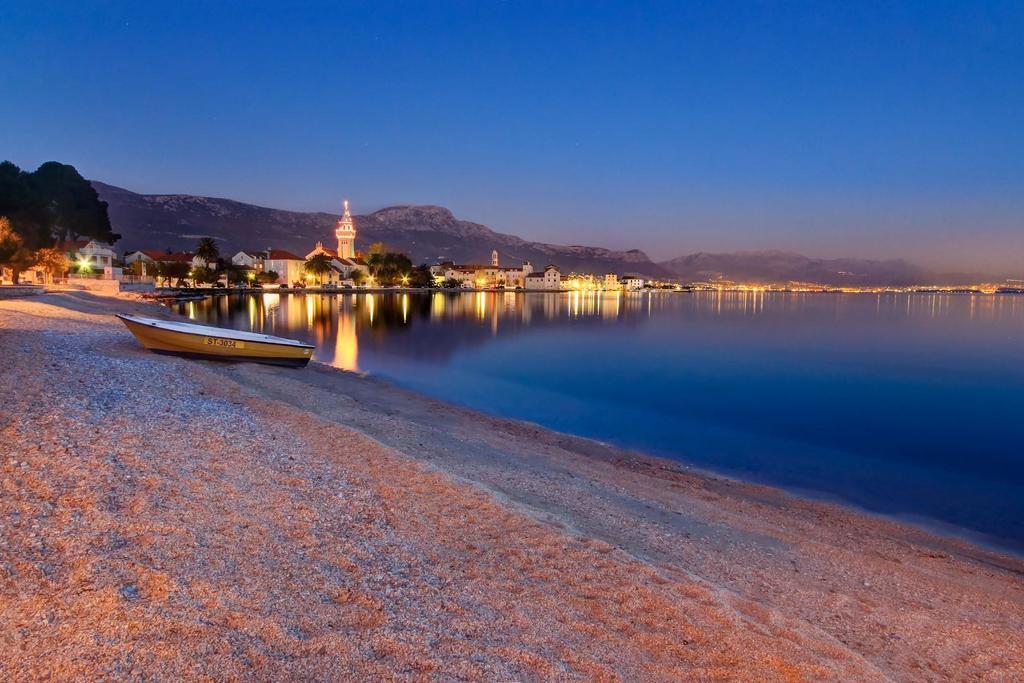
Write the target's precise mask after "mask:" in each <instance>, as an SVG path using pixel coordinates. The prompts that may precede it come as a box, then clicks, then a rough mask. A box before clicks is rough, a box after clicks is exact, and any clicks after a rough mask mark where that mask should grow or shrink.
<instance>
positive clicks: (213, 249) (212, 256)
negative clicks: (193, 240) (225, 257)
mask: <svg viewBox="0 0 1024 683" xmlns="http://www.w3.org/2000/svg"><path fill="white" fill-rule="evenodd" d="M196 256H198V257H199V258H201V259H203V260H204V261H206V263H208V264H210V263H217V259H218V258H219V257H220V249H219V248H218V247H217V240H215V239H213V238H212V237H204V238H202V239H201V240H199V244H198V245H196Z"/></svg>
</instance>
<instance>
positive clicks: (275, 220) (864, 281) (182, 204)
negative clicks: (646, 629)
mask: <svg viewBox="0 0 1024 683" xmlns="http://www.w3.org/2000/svg"><path fill="white" fill-rule="evenodd" d="M92 184H93V187H95V188H96V191H97V192H98V193H99V195H100V198H102V199H103V200H104V201H106V202H108V204H109V205H110V206H109V210H110V219H111V222H112V223H113V226H114V231H115V232H118V233H120V234H121V235H122V240H121V241H120V242H119V243H118V247H119V249H121V250H132V249H172V250H184V249H191V248H193V247H195V244H196V241H197V240H198V239H199V238H200V237H214V238H216V239H217V240H218V242H219V244H220V247H221V251H222V252H223V253H225V254H233V253H234V252H236V251H238V250H240V249H251V250H260V249H266V248H267V247H275V248H278V249H287V250H289V251H293V252H295V253H296V254H299V255H304V254H306V253H308V252H309V251H310V250H311V249H312V248H313V245H314V244H315V243H316V242H317V241H318V240H320V241H323V242H324V244H326V245H328V246H330V245H333V244H334V225H335V223H336V222H337V220H338V218H339V216H338V215H337V214H329V213H304V212H298V211H281V210H278V209H270V208H265V207H261V206H255V205H252V204H244V203H242V202H236V201H233V200H230V199H218V198H214V197H200V196H194V195H181V194H138V193H136V192H131V191H129V190H125V189H123V188H120V187H115V186H113V185H107V184H106V183H101V182H98V181H92ZM355 220H356V226H357V229H358V236H357V239H356V248H357V249H366V248H367V247H369V245H371V244H373V243H374V242H383V243H385V244H387V245H388V246H390V247H391V248H394V249H397V250H399V251H403V252H405V253H407V254H409V256H410V257H411V258H412V260H413V262H414V263H436V262H439V261H455V262H456V263H489V262H490V258H491V251H492V250H497V251H498V254H499V257H500V259H501V262H502V263H503V264H505V265H517V264H519V263H521V262H522V261H531V262H532V263H533V264H534V266H535V267H543V266H544V265H545V264H548V263H555V264H557V265H558V266H559V267H560V268H561V269H562V270H563V272H569V271H579V272H593V273H597V274H602V273H606V272H614V273H619V274H625V273H635V274H640V275H645V276H648V277H657V278H668V279H678V280H680V281H682V282H697V281H714V280H731V281H733V282H740V283H742V282H762V283H766V282H772V283H786V282H794V281H795V282H815V283H821V284H830V285H894V286H900V285H912V284H924V283H934V284H953V283H964V282H972V281H973V282H977V281H980V280H983V279H986V276H984V275H980V274H969V273H968V274H943V273H934V272H930V271H927V270H925V269H924V268H921V267H919V266H916V265H914V264H912V263H908V262H907V261H904V260H902V259H894V260H886V261H874V260H868V259H816V258H810V257H807V256H802V255H800V254H794V253H789V252H782V251H749V252H746V251H744V252H734V253H725V254H709V253H704V252H699V253H695V254H690V255H688V256H680V257H679V258H674V259H672V260H670V261H664V262H661V263H655V262H654V261H651V259H650V258H649V257H648V256H647V254H645V253H644V252H642V251H640V250H637V249H631V250H628V251H613V250H610V249H603V248H601V247H585V246H564V245H557V244H545V243H543V242H529V241H527V240H524V239H522V238H519V237H516V236H514V235H506V234H503V233H499V232H495V231H494V230H491V229H490V228H488V227H487V226H486V225H481V224H479V223H473V222H471V221H465V220H460V219H458V218H456V217H455V216H454V215H453V214H452V212H451V211H449V210H448V209H446V208H444V207H440V206H392V207H388V208H385V209H381V210H379V211H375V212H373V213H371V214H367V215H364V216H356V217H355Z"/></svg>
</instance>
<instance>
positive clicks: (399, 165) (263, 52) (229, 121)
mask: <svg viewBox="0 0 1024 683" xmlns="http://www.w3.org/2000/svg"><path fill="white" fill-rule="evenodd" d="M0 31H2V33H0V35H2V37H3V48H2V49H0V84H2V86H3V92H4V94H5V97H4V103H3V106H2V107H0V156H2V157H5V158H9V159H11V160H12V161H14V162H15V163H18V164H19V165H21V166H24V167H34V166H36V165H37V164H39V163H41V162H42V161H46V160H50V159H57V160H61V161H67V162H69V163H73V164H75V165H76V166H77V167H78V168H79V170H81V171H82V172H83V174H85V175H86V176H87V177H91V178H96V179H99V180H103V181H106V182H110V183H113V184H116V185H121V186H123V187H127V188H129V189H132V190H136V191H140V192H188V193H201V194H208V195H214V196H224V197H231V198H235V199H239V200H243V201H251V202H254V203H259V204H262V205H267V206H274V207H279V208H290V209H299V210H338V207H339V204H340V200H341V198H342V197H343V196H345V197H348V198H350V199H351V200H352V202H353V208H354V209H356V210H357V211H359V212H365V211H369V210H372V209H375V208H379V207H381V206H385V205H388V204H394V203H434V204H442V205H445V206H448V207H450V208H451V209H452V210H453V211H455V213H456V214H457V215H459V216H461V217H464V218H469V219H472V220H477V221H480V222H483V223H486V224H488V225H491V226H492V227H494V228H495V229H498V230H502V231H506V232H513V233H516V234H519V235H522V236H524V237H527V238H530V239H539V240H546V241H556V242H568V243H583V244H598V245H605V246H610V247H616V248H626V247H639V248H642V249H645V250H646V251H648V253H650V255H651V256H652V258H655V259H660V258H669V257H672V256H676V255H679V254H682V253H688V252H692V251H698V250H705V251H717V250H732V249H761V248H781V249H792V250H798V251H802V252H805V253H809V254H812V255H821V256H837V255H851V256H871V257H889V256H906V257H908V258H912V259H915V260H918V261H921V262H923V263H926V264H930V265H936V266H942V267H951V266H958V267H975V268H977V267H990V268H998V269H1001V270H1006V269H1009V270H1015V271H1020V270H1024V113H1022V112H1024V77H1022V75H1024V3H1020V2H959V3H954V2H941V1H938V0H933V1H931V2H905V3H894V2H879V3H874V2H848V3H840V2H824V1H819V2H808V3H801V2H723V3H685V2H676V3H664V4H659V3H625V2H580V3H573V2H546V3H528V2H501V3H498V2H486V1H484V0H480V1H478V2H464V3H462V2H450V3H419V2H397V3H391V2H366V3H280V4H276V3H258V2H204V3H193V2H174V3H167V4H160V3H155V2H154V3H138V2H80V3H70V2H60V3H47V2H38V1H33V2H17V1H12V0H7V1H6V2H4V3H3V4H2V5H0Z"/></svg>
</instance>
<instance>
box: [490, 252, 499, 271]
mask: <svg viewBox="0 0 1024 683" xmlns="http://www.w3.org/2000/svg"><path fill="white" fill-rule="evenodd" d="M491 267H492V268H497V267H498V250H497V249H495V250H494V251H492V252H491Z"/></svg>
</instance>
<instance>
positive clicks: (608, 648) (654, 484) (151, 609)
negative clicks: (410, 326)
mask: <svg viewBox="0 0 1024 683" xmlns="http://www.w3.org/2000/svg"><path fill="white" fill-rule="evenodd" d="M118 312H121V313H135V314H139V315H151V316H160V317H170V313H168V312H167V311H166V309H163V308H162V307H160V306H159V305H157V304H154V303H151V302H146V301H142V300H139V299H133V298H128V297H124V298H117V297H102V296H96V295H92V294H87V293H73V292H67V293H51V294H45V295H39V296H29V297H24V298H19V299H10V300H0V354H2V357H3V358H4V371H3V372H2V373H0V391H2V394H3V397H4V398H3V404H2V405H3V409H2V415H0V430H2V431H0V447H2V449H3V452H2V457H0V486H2V490H3V496H2V498H0V519H2V521H3V525H2V528H0V638H2V639H3V654H2V655H0V672H2V673H3V675H4V677H5V678H7V679H14V680H23V679H36V678H58V679H62V680H63V679H95V678H101V677H102V678H132V679H156V680H172V679H178V678H182V677H189V678H215V679H239V678H257V679H274V680H280V679H296V678H303V679H308V678H316V679H334V680H337V679H345V678H375V679H377V678H391V677H396V678H400V679H434V678H437V679H466V680H481V679H487V680H495V679H498V680H510V679H518V680H552V679H559V680H562V679H583V680H592V679H598V680H619V679H621V680H666V681H667V680H736V679H741V680H864V681H868V680H893V679H898V680H949V679H957V680H1014V679H1016V680H1020V679H1024V629H1022V625H1024V561H1022V560H1021V559H1020V558H1016V557H1011V556H1008V555H1005V554H1002V553H999V552H995V551H992V550H987V549H984V548H981V547H978V546H976V545H972V544H971V543H968V542H966V541H964V540H958V539H955V538H949V537H942V536H938V535H935V534H933V533H930V532H926V531H924V530H921V529H919V528H916V527H913V526H909V525H905V524H900V523H897V522H894V521H891V520H886V519H882V518H880V517H877V516H872V515H869V514H865V513H862V512H858V511H856V510H852V509H849V508H845V507H842V506H840V505H836V504H831V503H825V502H818V501H810V500H805V499H801V498H797V497H794V496H792V495H789V494H786V493H784V492H782V491H780V490H777V489H773V488H770V487H765V486H759V485H754V484H749V483H744V482H740V481H735V480H732V479H728V478H725V477H721V476H716V475H713V474H709V473H707V472H703V471H698V470H695V469H691V468H688V467H686V466H685V465H683V464H680V463H676V462H670V461H667V460H662V459H657V458H652V457H647V456H645V455H643V454H639V453H633V452H628V451H624V450H621V449H617V448H614V447H611V446H607V445H603V444H600V443H597V442H594V441H589V440H586V439H580V438H576V437H572V436H568V435H565V434H559V433H556V432H552V431H549V430H546V429H543V428H541V427H538V426H535V425H531V424H526V423H519V422H514V421H508V420H501V419H497V418H493V417H489V416H485V415H481V414H479V413H474V412H472V411H469V410H465V409H462V408H458V407H454V406H451V405H447V404H444V403H441V402H438V401H435V400H432V399H429V398H426V397H423V396H420V395H418V394H415V393H413V392H410V391H407V390H404V389H401V388H398V387H396V386H393V385H391V384H388V383H386V382H384V381H381V380H379V379H375V378H373V377H366V376H362V375H359V374H355V373H348V372H343V371H340V370H337V369H334V368H330V367H327V366H323V365H319V364H316V363H314V364H311V365H310V366H309V367H308V368H306V369H303V370H294V369H286V368H275V367H268V366H261V365H252V364H217V363H211V362H204V361H190V360H185V359H180V358H173V357H165V356H157V355H154V354H151V353H149V352H147V351H145V350H144V349H143V348H142V347H141V346H140V345H139V344H138V343H137V342H136V341H135V340H134V339H133V338H132V337H131V335H130V334H129V333H128V332H127V331H126V330H125V329H124V327H123V326H122V325H121V323H120V322H119V321H117V320H116V319H115V318H114V317H113V314H114V313H118Z"/></svg>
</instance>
